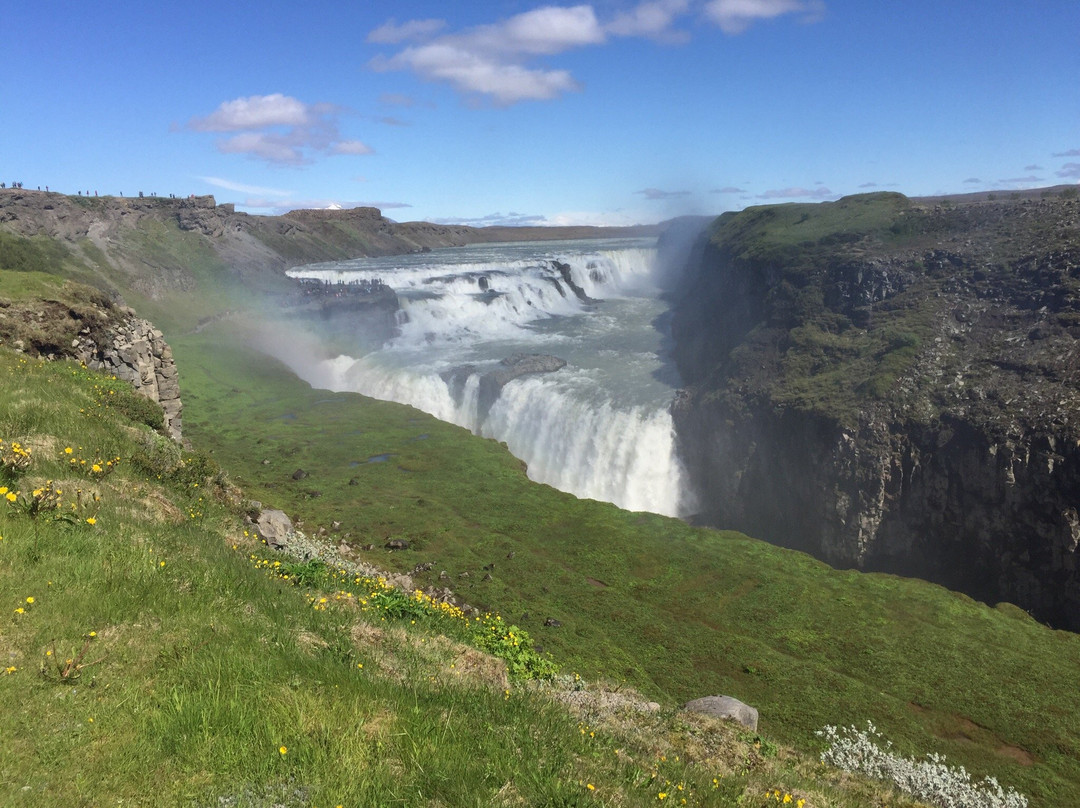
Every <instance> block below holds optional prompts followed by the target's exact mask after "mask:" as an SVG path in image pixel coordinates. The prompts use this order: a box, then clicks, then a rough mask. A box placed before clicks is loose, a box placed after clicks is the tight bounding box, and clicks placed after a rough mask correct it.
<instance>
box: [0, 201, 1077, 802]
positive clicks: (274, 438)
mask: <svg viewBox="0 0 1080 808" xmlns="http://www.w3.org/2000/svg"><path fill="white" fill-rule="evenodd" d="M886 201H888V200H886ZM785 215H786V213H785ZM140 232H144V233H146V234H148V235H147V240H146V242H145V243H142V244H141V245H140V244H136V243H135V242H134V241H125V242H124V245H126V246H124V247H123V249H124V250H127V252H125V253H124V255H123V256H122V259H121V258H118V257H117V255H118V254H119V253H117V254H110V255H108V256H105V255H104V254H102V255H101V256H99V258H98V259H94V260H93V261H91V260H90V259H89V258H86V256H89V255H90V254H91V253H92V252H93V250H92V249H91V247H88V246H86V245H85V244H84V245H83V247H81V248H80V249H82V256H83V257H80V258H79V259H78V261H75V259H72V258H71V257H70V255H68V257H66V258H65V257H63V256H62V255H61V252H62V250H64V249H69V248H68V247H57V248H56V250H57V251H58V252H57V255H58V256H60V258H59V259H58V260H60V264H56V263H50V261H52V259H53V258H56V256H54V255H53V252H52V251H53V248H52V247H50V246H49V245H50V244H51V242H48V241H47V240H44V239H37V237H35V239H36V240H33V239H30V240H28V239H24V238H22V237H19V238H17V239H15V240H11V241H8V242H6V243H7V244H8V247H9V248H10V247H11V245H13V244H14V245H16V247H15V248H13V249H8V252H7V253H3V254H4V255H8V256H11V255H14V256H15V258H11V259H9V260H8V264H7V270H11V269H19V270H25V271H19V272H12V271H7V270H5V269H4V268H3V267H0V302H7V303H8V304H9V305H8V306H7V307H6V308H5V310H6V311H20V312H32V311H34V305H33V301H35V300H47V299H51V300H54V301H57V302H62V303H63V304H64V308H65V310H70V309H71V308H72V307H73V306H75V305H76V304H77V303H78V295H79V294H80V292H79V287H76V286H72V285H67V286H61V285H60V284H59V282H58V281H59V280H61V279H64V278H69V277H73V278H74V279H76V280H81V281H87V282H90V283H92V284H94V285H96V286H97V287H98V288H99V289H105V290H106V291H108V290H109V289H115V288H120V287H122V286H123V283H124V278H125V272H127V270H126V269H125V267H128V268H130V267H131V266H134V265H135V264H137V263H138V261H151V262H156V263H145V264H142V265H141V266H142V269H141V270H140V274H139V275H138V277H137V279H136V280H137V281H138V288H139V290H141V291H135V292H130V293H129V292H128V291H127V290H125V293H124V295H125V299H126V300H127V302H128V303H130V304H132V305H134V306H135V308H136V309H137V310H138V311H139V313H140V314H141V315H142V316H148V317H151V318H152V319H155V321H156V322H157V324H158V325H159V326H160V327H162V328H163V330H164V331H165V333H166V337H167V338H168V340H169V342H170V344H171V345H172V348H173V350H174V353H175V356H176V361H177V364H178V366H179V372H180V385H181V390H182V395H183V400H184V405H185V409H184V424H185V437H186V438H188V439H189V440H190V441H191V443H192V445H193V446H194V448H195V451H186V450H181V449H180V448H179V447H178V446H176V445H175V444H173V443H172V442H170V441H169V440H167V439H166V438H164V437H162V436H161V435H159V434H157V433H155V432H154V431H153V430H152V428H151V426H149V424H152V423H154V417H153V416H154V413H153V412H150V411H148V410H147V407H146V404H145V401H144V400H143V399H140V398H138V397H136V396H135V395H134V394H133V393H132V392H131V391H129V390H126V389H123V388H122V387H121V386H120V385H119V383H117V382H115V381H113V380H111V379H107V378H104V377H98V376H95V375H93V374H91V373H89V372H87V371H85V370H84V369H81V368H79V367H78V366H75V365H72V364H68V363H64V362H42V361H39V360H36V359H32V358H29V357H28V356H27V355H25V354H18V353H14V352H12V351H11V350H10V345H9V344H5V345H3V346H0V440H2V441H3V444H2V446H0V457H2V458H3V464H2V466H0V486H2V487H3V488H4V489H6V490H5V491H4V492H3V493H2V494H0V496H3V499H2V500H0V536H2V537H3V538H2V539H0V607H2V608H4V609H6V610H7V612H6V616H3V617H0V664H2V666H3V668H4V670H5V671H7V672H6V673H3V672H0V705H3V706H4V711H5V715H6V717H7V718H8V724H7V728H6V729H5V731H4V732H3V734H2V736H0V737H2V738H3V739H4V743H0V804H13V805H28V806H32V805H55V804H57V803H58V802H61V801H64V802H67V803H70V804H74V805H104V804H118V803H119V802H120V801H122V803H123V804H124V805H197V806H204V805H205V806H210V805H214V806H219V805H228V806H232V805H237V806H239V805H260V806H261V805H267V806H269V805H279V804H280V805H313V806H335V805H348V806H367V805H391V804H397V805H431V806H459V805H460V806H467V805H468V806H480V805H559V806H573V805H593V804H600V805H611V806H615V805H644V804H650V805H651V804H655V803H657V802H658V801H659V802H664V801H666V800H668V799H671V800H672V802H673V803H674V804H679V802H680V801H681V800H682V799H686V800H687V803H686V804H690V805H748V806H764V805H771V804H775V803H777V802H782V801H783V798H784V796H788V795H789V796H790V797H791V802H792V803H798V801H800V800H801V801H802V806H801V808H819V806H851V808H855V807H856V806H867V805H881V806H886V805H907V804H910V803H908V802H906V801H904V800H903V799H902V798H899V797H897V796H895V795H893V794H892V793H891V792H890V791H889V790H888V789H887V788H885V787H884V786H883V785H881V784H876V783H870V782H868V781H864V780H862V779H860V778H858V777H855V776H852V775H848V774H844V773H841V772H839V771H838V770H835V769H832V768H831V767H823V766H821V765H820V764H819V763H818V756H819V754H820V753H821V751H822V750H823V748H824V742H823V740H822V739H821V738H820V737H819V736H818V735H817V734H816V733H817V732H818V731H819V730H821V729H822V727H824V726H825V725H829V724H832V725H850V724H857V725H859V726H863V725H865V722H866V721H867V720H871V721H873V723H874V724H875V725H876V726H877V727H878V728H879V729H880V730H881V731H882V732H883V734H884V735H885V736H886V737H888V738H889V739H891V740H892V741H893V742H894V743H895V751H896V752H897V753H898V754H901V755H906V756H922V755H924V754H927V753H942V754H945V755H946V756H947V757H948V760H949V762H950V763H951V764H954V765H963V766H965V767H966V768H967V769H968V770H969V771H970V772H971V773H972V774H973V776H974V777H975V778H976V779H981V778H982V777H984V776H993V777H996V778H997V779H998V780H999V781H1000V782H1001V784H1002V785H1003V786H1005V787H1006V788H1012V789H1016V790H1017V791H1019V792H1021V793H1023V794H1026V795H1027V796H1028V797H1029V798H1030V799H1031V804H1032V805H1033V806H1051V805H1059V804H1067V803H1068V801H1069V800H1070V799H1071V798H1075V797H1077V796H1078V795H1080V762H1078V761H1080V733H1078V732H1077V729H1076V728H1077V726H1080V702H1078V701H1077V699H1075V698H1072V697H1071V694H1074V693H1076V692H1078V691H1080V637H1078V636H1077V635H1075V634H1071V633H1067V632H1060V631H1052V630H1050V629H1048V628H1046V627H1045V626H1043V625H1041V624H1039V623H1037V622H1035V621H1034V620H1032V619H1031V618H1030V617H1029V616H1028V615H1027V614H1025V613H1024V612H1022V611H1020V610H1018V609H1016V608H1014V607H1011V606H1007V605H1002V606H998V607H996V608H992V607H989V606H986V605H984V604H980V603H977V602H975V601H973V600H971V599H969V598H967V597H965V596H962V595H958V594H956V593H953V592H950V591H947V590H945V589H943V588H941V587H938V586H935V585H931V584H928V583H925V582H922V581H918V580H909V579H902V578H898V577H894V576H887V575H872V574H860V573H857V572H854V571H846V570H835V569H832V568H830V567H828V566H826V565H825V564H823V563H820V562H818V561H816V560H814V559H812V558H810V557H809V556H807V555H804V554H801V553H797V552H792V551H789V550H784V549H781V548H778V547H775V546H773V545H770V544H766V543H764V542H760V541H757V540H754V539H752V538H748V537H746V536H743V535H741V534H736V533H730V532H719V531H713V530H707V529H699V528H693V527H691V526H689V525H687V524H685V523H683V522H680V521H678V520H675V519H669V518H665V517H660V516H656V515H652V514H640V513H630V512H626V511H622V510H620V509H618V508H616V507H614V506H612V505H609V504H606V503H599V502H594V501H590V500H580V499H577V498H575V497H573V496H571V495H568V494H564V493H561V492H558V491H555V490H554V489H552V488H550V487H547V486H543V485H539V484H535V483H533V482H531V481H529V480H528V478H527V476H526V473H525V469H524V468H523V467H522V464H521V463H520V461H518V460H516V459H515V458H513V457H512V456H511V455H510V454H509V453H508V452H507V451H506V449H505V447H503V446H501V445H500V444H498V443H496V442H494V441H490V440H485V439H482V438H478V437H475V436H473V435H471V434H469V433H468V432H467V431H465V430H462V429H460V428H457V427H454V426H451V425H448V424H444V423H441V422H439V421H436V420H435V419H433V418H431V417H429V416H427V415H425V414H423V413H421V412H419V411H417V410H414V409H412V408H409V407H404V406H400V405H395V404H390V403H384V402H378V401H374V400H371V399H368V398H365V397H363V396H359V395H354V394H342V393H330V392H327V391H321V390H315V389H312V388H311V387H310V386H308V385H307V384H305V383H303V382H301V381H300V380H298V379H297V378H296V377H295V375H293V374H292V373H291V372H290V371H289V370H288V369H287V368H285V367H284V366H283V365H281V364H279V363H278V362H276V361H275V360H272V359H269V358H267V357H266V356H264V355H262V354H260V353H259V352H258V351H257V350H255V349H254V348H253V347H250V345H251V340H250V334H251V333H253V332H254V331H255V330H256V329H259V328H263V327H265V326H267V325H268V324H269V325H271V326H272V327H278V328H284V327H285V326H284V325H283V324H281V323H278V322H276V321H273V319H272V318H273V315H272V314H271V315H260V314H259V313H258V307H257V306H256V305H255V301H256V300H258V299H259V298H258V292H259V288H260V287H259V285H258V284H254V283H249V284H248V286H247V287H246V288H241V287H240V286H237V285H235V283H234V281H235V278H233V277H232V276H231V275H230V268H229V267H228V266H227V265H226V264H224V263H223V262H222V260H221V259H220V257H219V256H217V255H216V254H214V253H212V252H211V251H209V250H208V249H207V241H206V239H205V238H204V237H203V236H201V235H199V234H198V233H196V232H194V231H181V230H179V229H178V228H177V227H176V226H175V225H174V224H172V223H166V224H163V225H158V224H154V223H152V222H151V223H148V224H147V225H146V226H145V227H144V228H143V230H142V231H140ZM124 238H125V239H134V238H136V237H135V236H134V235H132V234H130V233H129V234H126V235H125V236H124ZM3 243H4V242H0V246H2V244H3ZM57 244H59V242H57ZM28 245H30V246H28ZM154 256H157V257H156V258H155V257H154ZM73 261H74V263H72V262H73ZM13 264H18V265H17V266H13ZM75 264H77V265H78V266H79V267H81V269H80V270H79V271H78V272H75V271H72V270H70V267H71V266H74V265H75ZM188 264H190V265H191V266H190V267H188V268H187V269H185V271H184V273H183V274H182V275H175V273H174V274H173V275H170V272H172V270H173V269H175V268H176V267H179V266H181V265H183V266H187V265H188ZM153 267H158V268H159V269H158V270H156V269H154V268H153ZM192 267H193V268H192ZM159 270H160V273H161V274H162V277H164V278H165V280H162V282H161V283H160V284H158V285H155V284H154V283H151V281H153V280H154V279H155V278H156V277H157V276H156V274H155V273H156V272H158V271H159ZM168 278H172V280H171V281H169V280H168ZM166 281H168V282H166ZM260 283H262V281H260ZM88 294H93V293H88ZM270 311H273V309H272V308H271V309H270ZM30 325H33V326H34V327H35V328H36V327H37V326H36V325H35V324H34V323H30ZM27 327H29V326H27ZM158 415H160V413H158ZM16 443H18V445H19V447H20V449H19V451H18V452H16V451H15V450H14V448H13V447H14V445H15V444H16ZM26 447H28V448H29V452H30V453H29V456H28V457H27V456H25V455H24V454H23V449H24V448H26ZM68 449H70V450H71V451H70V453H69V452H68V451H67V450H68ZM73 461H74V462H73ZM83 461H85V463H84V462H83ZM95 467H96V469H99V470H95ZM298 469H299V470H302V471H303V472H304V474H303V475H295V474H294V472H296V471H297V470H298ZM57 491H60V492H62V493H55V492H57ZM12 496H13V497H14V499H13V500H12ZM254 500H257V501H259V502H262V503H265V505H266V506H267V507H274V508H281V509H283V510H285V511H286V512H287V513H288V514H289V515H290V516H292V518H293V519H294V520H300V521H301V522H302V525H303V530H304V532H305V533H306V534H307V535H308V536H309V537H315V538H316V539H319V537H321V539H320V540H322V541H323V542H325V546H326V549H327V551H328V552H329V551H331V550H337V551H338V552H339V553H340V557H341V563H340V564H337V563H335V564H334V565H332V566H324V565H322V564H320V563H316V562H310V561H308V562H304V561H303V560H302V559H295V558H289V557H286V556H280V555H275V554H272V553H270V552H269V551H268V549H267V548H266V547H265V546H263V545H261V544H259V543H258V542H256V540H255V539H254V538H253V536H252V535H251V530H250V526H249V525H247V524H246V523H245V521H244V517H245V514H248V513H250V512H251V511H252V509H253V506H252V501H254ZM72 503H74V507H73V505H72ZM391 539H400V540H403V541H406V542H408V543H409V549H407V550H402V551H395V552H390V551H388V550H387V549H385V544H386V543H387V542H388V541H389V540H391ZM349 560H352V561H355V562H356V563H370V564H374V565H376V566H378V567H381V568H384V569H387V570H390V571H393V572H411V571H413V570H416V569H417V568H418V567H419V568H420V571H417V572H416V574H415V576H414V580H415V581H416V583H417V585H418V586H422V587H436V588H440V589H441V588H444V587H449V588H450V589H452V590H453V591H454V593H455V594H456V595H457V597H458V600H459V602H462V603H467V604H470V605H471V606H474V607H476V608H477V609H478V610H479V611H478V614H479V615H481V616H482V615H484V614H492V613H494V614H498V615H502V620H501V622H491V623H489V622H485V620H493V618H486V619H484V618H482V619H481V621H480V622H479V623H477V621H476V620H475V619H473V620H464V619H462V617H461V616H460V615H458V613H456V612H454V611H453V610H447V609H445V608H439V607H437V606H432V605H431V604H430V603H427V604H425V602H424V601H422V600H416V599H415V598H410V597H409V596H408V593H405V594H402V593H396V594H395V593H391V592H388V591H387V590H385V589H384V588H383V587H381V586H380V585H379V584H378V583H377V582H373V581H369V580H364V579H361V580H360V581H358V580H356V579H357V577H358V576H357V575H356V574H354V573H353V572H352V571H351V570H352V569H353V568H352V567H349V566H348V564H347V561H349ZM428 564H430V565H431V566H430V568H428V569H426V570H425V569H423V568H424V567H427V565H428ZM341 570H345V572H341ZM283 571H284V575H287V576H288V578H283V577H282V576H283ZM441 573H445V574H441ZM324 598H325V601H324V600H323V599H324ZM28 599H31V600H28ZM363 601H366V603H365V602H363ZM551 621H554V623H555V624H551ZM478 625H479V627H480V630H479V631H478V630H477V626H478ZM511 626H512V627H513V629H512V631H513V636H512V637H511ZM492 627H494V628H495V631H493V632H491V635H492V636H493V637H494V638H495V639H494V640H493V639H492V638H491V637H489V636H488V634H487V632H489V631H491V629H492ZM537 649H539V650H537ZM500 660H501V661H500ZM549 665H556V666H558V668H559V670H560V671H561V673H560V674H559V675H558V676H555V677H548V676H546V675H544V673H545V670H546V669H547V667H548V666H549ZM507 670H509V671H511V672H513V671H517V672H518V673H519V674H521V673H522V672H524V674H525V675H517V676H509V677H508V674H507ZM530 674H540V676H539V679H537V678H528V676H529V675H530ZM586 683H588V684H586ZM637 693H640V694H643V695H641V696H638V695H636V694H637ZM714 694H728V695H731V696H733V697H736V698H738V699H741V700H742V701H744V702H746V703H748V704H751V705H753V706H755V707H757V708H758V709H759V710H760V713H761V721H760V726H759V734H758V733H750V732H744V731H736V730H735V729H734V728H733V725H729V724H724V723H717V722H713V721H710V720H707V719H703V718H698V717H694V716H691V715H689V714H687V713H685V712H683V711H681V710H679V709H678V707H679V705H681V704H682V703H683V702H685V701H687V700H689V699H693V698H697V697H700V696H707V695H714ZM567 701H569V702H572V703H573V704H576V705H577V706H576V707H572V708H569V709H568V708H567V706H566V702H567ZM648 701H655V702H657V703H659V705H660V709H659V710H658V711H652V710H650V709H647V708H645V707H644V706H643V705H645V704H647V702H648ZM639 708H640V709H639ZM282 750H284V751H282ZM590 786H592V787H591V788H590ZM679 786H682V788H679ZM661 794H662V795H664V796H663V797H661V796H660V795H661Z"/></svg>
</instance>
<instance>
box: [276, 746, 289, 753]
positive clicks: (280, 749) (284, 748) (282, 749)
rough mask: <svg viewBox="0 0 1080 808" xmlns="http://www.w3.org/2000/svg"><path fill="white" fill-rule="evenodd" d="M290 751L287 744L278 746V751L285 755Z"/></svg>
mask: <svg viewBox="0 0 1080 808" xmlns="http://www.w3.org/2000/svg"><path fill="white" fill-rule="evenodd" d="M288 751H289V747H287V746H281V747H278V752H280V753H281V754H283V755H284V754H287V753H288Z"/></svg>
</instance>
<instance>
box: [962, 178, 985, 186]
mask: <svg viewBox="0 0 1080 808" xmlns="http://www.w3.org/2000/svg"><path fill="white" fill-rule="evenodd" d="M981 184H982V180H980V179H979V178H978V177H968V178H967V179H966V180H964V185H981Z"/></svg>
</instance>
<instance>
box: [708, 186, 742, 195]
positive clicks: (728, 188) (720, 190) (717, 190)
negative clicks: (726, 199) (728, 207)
mask: <svg viewBox="0 0 1080 808" xmlns="http://www.w3.org/2000/svg"><path fill="white" fill-rule="evenodd" d="M709 193H711V194H745V193H746V189H745V188H736V187H735V186H734V185H727V186H725V187H723V188H713V189H712V190H711V191H709Z"/></svg>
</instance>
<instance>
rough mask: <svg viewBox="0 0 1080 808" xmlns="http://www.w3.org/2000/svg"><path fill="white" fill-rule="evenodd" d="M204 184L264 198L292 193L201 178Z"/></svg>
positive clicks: (230, 181) (218, 178) (219, 178)
mask: <svg viewBox="0 0 1080 808" xmlns="http://www.w3.org/2000/svg"><path fill="white" fill-rule="evenodd" d="M199 179H200V180H202V181H203V182H205V183H207V184H209V185H213V186H214V187H216V188H224V189H225V190H227V191H236V192H238V193H242V194H260V195H262V196H278V197H280V196H289V195H290V194H292V191H283V190H281V189H279V188H266V187H263V186H261V185H246V184H244V183H242V182H233V181H232V180H226V179H222V178H221V177H199Z"/></svg>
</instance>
